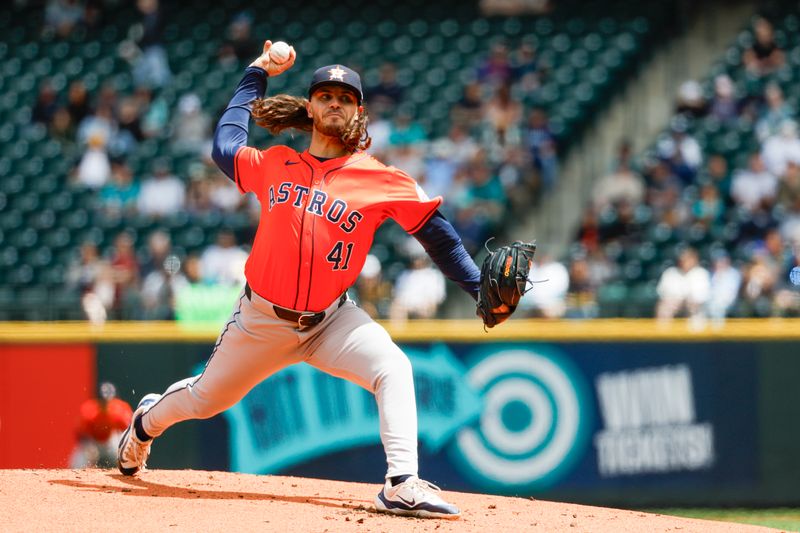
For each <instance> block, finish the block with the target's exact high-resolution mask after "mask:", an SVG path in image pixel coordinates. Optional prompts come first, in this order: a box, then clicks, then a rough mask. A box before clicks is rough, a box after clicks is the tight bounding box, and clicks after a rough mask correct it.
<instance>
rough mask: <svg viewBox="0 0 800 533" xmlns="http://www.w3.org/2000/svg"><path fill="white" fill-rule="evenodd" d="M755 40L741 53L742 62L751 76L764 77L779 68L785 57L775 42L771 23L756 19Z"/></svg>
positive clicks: (763, 19)
mask: <svg viewBox="0 0 800 533" xmlns="http://www.w3.org/2000/svg"><path fill="white" fill-rule="evenodd" d="M753 34H754V37H755V39H754V40H753V44H752V45H751V46H750V47H749V48H747V49H745V50H744V52H743V53H742V62H743V63H744V65H745V68H746V69H747V70H748V71H749V72H750V73H752V74H755V75H757V76H764V75H766V74H770V73H772V72H775V71H776V70H778V69H779V68H781V67H782V66H783V65H784V64H785V62H786V57H785V55H784V53H783V50H781V49H780V47H779V46H778V45H777V43H776V42H775V31H774V29H773V27H772V23H771V22H770V21H768V20H767V19H765V18H763V17H758V18H757V19H756V21H755V23H754V24H753Z"/></svg>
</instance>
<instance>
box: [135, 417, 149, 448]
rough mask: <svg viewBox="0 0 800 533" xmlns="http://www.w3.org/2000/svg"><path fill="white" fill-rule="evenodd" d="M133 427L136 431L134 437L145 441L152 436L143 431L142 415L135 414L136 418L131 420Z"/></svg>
mask: <svg viewBox="0 0 800 533" xmlns="http://www.w3.org/2000/svg"><path fill="white" fill-rule="evenodd" d="M133 429H134V431H136V438H137V439H139V440H140V441H142V442H147V441H149V440H150V439H152V438H153V437H151V436H150V435H148V434H147V433H145V431H144V427H143V426H142V417H141V416H137V417H136V420H135V421H134V422H133Z"/></svg>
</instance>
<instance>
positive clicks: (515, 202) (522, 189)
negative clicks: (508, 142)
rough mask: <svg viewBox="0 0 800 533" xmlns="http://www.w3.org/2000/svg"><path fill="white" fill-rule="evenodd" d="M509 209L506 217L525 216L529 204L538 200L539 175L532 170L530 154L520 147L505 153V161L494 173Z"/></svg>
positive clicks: (539, 189) (539, 190) (539, 188)
mask: <svg viewBox="0 0 800 533" xmlns="http://www.w3.org/2000/svg"><path fill="white" fill-rule="evenodd" d="M495 175H496V176H497V179H498V181H499V182H500V185H502V187H503V191H504V194H505V198H506V203H507V204H508V206H509V207H510V208H511V213H506V215H505V216H506V217H508V216H520V217H523V216H525V215H527V213H528V212H529V211H530V208H531V204H532V203H535V202H536V201H537V200H538V199H539V194H540V192H541V182H540V178H539V173H538V172H536V170H535V169H534V168H533V164H532V162H531V160H530V154H529V153H528V152H527V150H525V149H524V148H523V147H522V146H515V147H513V148H510V149H509V150H508V151H507V152H506V157H505V159H504V160H503V161H502V162H501V163H500V165H499V166H498V167H497V170H496V172H495Z"/></svg>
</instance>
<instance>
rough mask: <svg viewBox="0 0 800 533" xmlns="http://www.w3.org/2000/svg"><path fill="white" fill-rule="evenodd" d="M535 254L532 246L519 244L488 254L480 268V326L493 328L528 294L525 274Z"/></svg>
mask: <svg viewBox="0 0 800 533" xmlns="http://www.w3.org/2000/svg"><path fill="white" fill-rule="evenodd" d="M487 249H488V248H487ZM535 252H536V243H525V242H521V241H516V242H514V244H512V245H510V246H503V247H501V248H498V249H497V250H495V251H493V252H492V251H489V255H488V256H487V257H486V259H484V261H483V266H482V267H481V287H480V292H479V293H478V308H477V311H476V314H477V315H478V316H479V317H481V320H483V324H484V326H486V327H489V328H493V327H494V326H496V325H497V324H500V323H501V322H504V321H506V320H507V319H508V317H510V316H511V314H512V313H513V312H514V310H515V309H516V308H517V304H518V303H519V300H520V298H522V295H523V294H525V293H526V292H527V291H528V272H530V270H531V263H532V262H533V254H534V253H535Z"/></svg>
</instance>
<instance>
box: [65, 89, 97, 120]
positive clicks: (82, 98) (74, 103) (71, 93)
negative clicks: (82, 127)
mask: <svg viewBox="0 0 800 533" xmlns="http://www.w3.org/2000/svg"><path fill="white" fill-rule="evenodd" d="M67 111H69V115H70V117H72V123H73V124H80V123H81V122H82V121H83V119H85V118H86V117H88V116H89V115H91V114H92V106H91V104H90V103H89V91H88V90H87V89H86V85H85V84H84V83H83V81H81V80H74V81H72V82H71V83H70V84H69V89H68V90H67Z"/></svg>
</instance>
